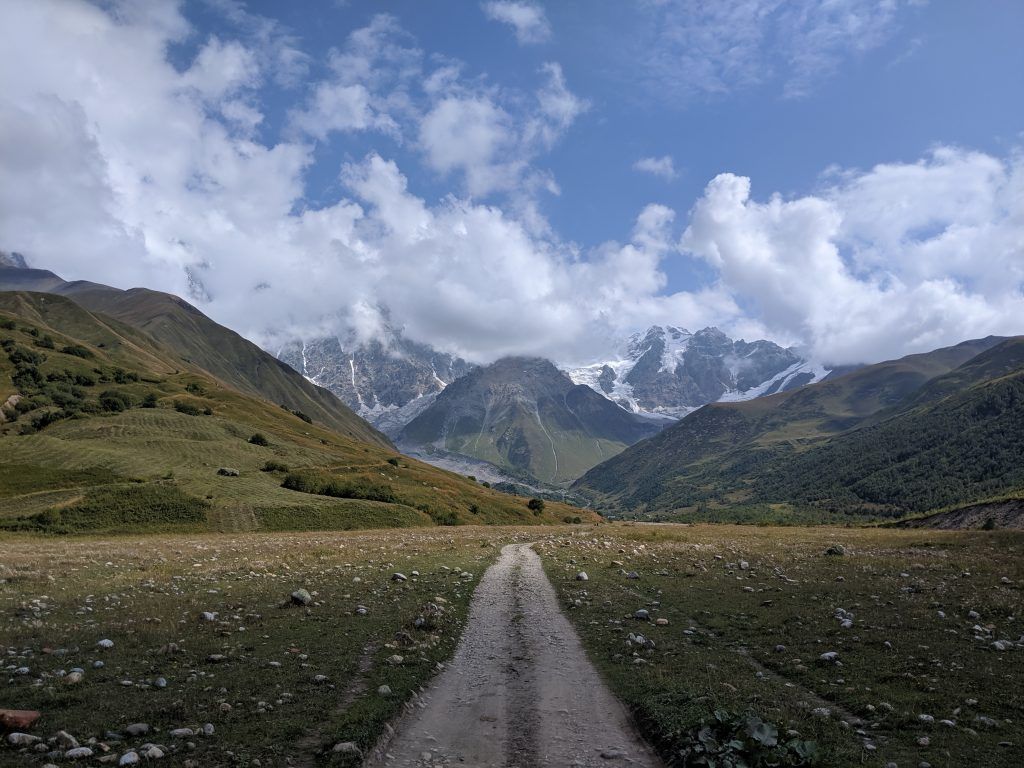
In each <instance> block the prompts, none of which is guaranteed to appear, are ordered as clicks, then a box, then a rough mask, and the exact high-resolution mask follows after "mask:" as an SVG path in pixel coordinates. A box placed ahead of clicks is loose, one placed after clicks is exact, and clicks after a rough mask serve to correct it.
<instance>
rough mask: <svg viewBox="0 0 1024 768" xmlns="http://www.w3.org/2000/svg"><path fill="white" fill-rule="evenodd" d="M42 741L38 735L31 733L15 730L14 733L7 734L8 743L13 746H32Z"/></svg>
mask: <svg viewBox="0 0 1024 768" xmlns="http://www.w3.org/2000/svg"><path fill="white" fill-rule="evenodd" d="M39 741H40V738H39V737H38V736H33V735H32V734H31V733H21V732H19V731H15V732H14V733H8V734H7V743H8V744H10V745H11V746H12V747H31V746H32V745H33V744H36V743H38V742H39Z"/></svg>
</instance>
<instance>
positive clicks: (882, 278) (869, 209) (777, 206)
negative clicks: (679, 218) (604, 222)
mask: <svg viewBox="0 0 1024 768" xmlns="http://www.w3.org/2000/svg"><path fill="white" fill-rule="evenodd" d="M837 176H838V178H837V179H836V180H835V181H834V183H833V184H832V185H831V186H829V187H827V188H825V189H824V190H823V191H822V192H821V194H819V195H813V196H807V197H802V198H797V199H793V200H784V199H783V198H782V197H780V196H778V195H775V196H773V197H771V198H769V199H768V200H767V201H765V202H757V201H756V200H754V199H752V197H751V183H750V179H747V178H744V177H739V176H734V175H732V174H722V175H720V176H717V177H716V178H715V179H713V180H712V181H711V183H709V184H708V186H707V188H706V189H705V192H704V195H703V196H702V197H701V199H700V200H699V201H698V202H697V204H696V205H695V206H694V208H693V211H692V214H691V219H690V223H689V226H688V227H687V229H686V231H685V232H684V234H683V237H682V239H681V247H682V249H683V250H684V251H686V252H688V253H691V254H694V255H696V256H698V257H700V258H702V259H704V260H705V261H706V262H707V263H708V264H710V265H711V266H712V267H713V268H714V269H715V270H716V271H717V272H718V274H719V275H720V279H721V281H722V283H723V284H724V285H725V286H727V287H728V288H729V290H730V291H731V292H732V293H733V294H734V295H735V296H737V297H738V298H740V299H742V300H744V301H745V302H747V303H750V304H752V305H753V306H754V307H755V308H756V315H757V316H758V317H759V318H760V319H761V321H762V322H763V323H764V324H765V326H766V327H767V328H769V329H771V331H772V332H773V333H775V334H778V335H781V336H788V337H790V338H795V339H799V340H801V341H802V342H803V343H805V344H806V345H807V346H808V347H809V348H810V349H811V350H812V352H813V354H815V355H816V356H817V357H818V358H819V359H824V360H827V361H830V362H836V363H850V362H862V361H865V360H877V359H880V358H882V357H897V356H901V355H904V354H907V353H910V352H917V351H922V350H926V349H932V348H935V347H938V346H942V345H945V344H954V343H957V342H959V341H962V340H964V339H966V338H972V337H976V336H984V335H987V334H990V333H998V334H1008V335H1012V334H1016V333H1021V332H1022V330H1024V328H1022V327H1021V321H1020V318H1021V316H1022V312H1024V207H1022V206H1021V201H1022V200H1024V162H1022V157H1021V155H1020V154H1019V153H1014V154H1012V155H1011V156H1010V157H1009V158H1008V159H1006V160H1000V159H998V158H995V157H992V156H989V155H985V154H982V153H978V152H969V151H965V150H961V149H956V148H951V147H943V148H939V149H936V150H935V151H933V152H932V153H931V154H930V155H929V156H928V157H926V158H924V159H922V160H921V161H919V162H916V163H901V164H887V165H879V166H876V167H875V168H872V169H871V170H869V171H867V172H856V171H850V172H846V173H839V174H837Z"/></svg>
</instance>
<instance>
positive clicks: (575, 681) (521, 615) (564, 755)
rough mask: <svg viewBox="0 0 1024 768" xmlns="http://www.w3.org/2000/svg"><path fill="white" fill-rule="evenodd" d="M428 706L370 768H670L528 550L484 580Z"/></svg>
mask: <svg viewBox="0 0 1024 768" xmlns="http://www.w3.org/2000/svg"><path fill="white" fill-rule="evenodd" d="M419 704H420V706H419V707H417V708H416V709H414V710H413V711H412V712H410V713H409V714H408V715H406V717H405V718H404V719H403V720H402V722H401V723H400V724H399V726H398V732H397V735H396V736H395V738H394V739H393V740H392V741H391V743H390V744H388V745H387V747H386V754H384V755H383V756H381V755H378V756H376V759H371V761H370V765H373V766H389V767H391V768H404V767H405V766H448V765H466V766H475V767H477V768H490V767H493V768H535V766H550V767H551V768H555V767H556V766H557V767H558V768H565V767H566V766H609V767H612V766H621V765H631V766H645V767H649V768H660V766H661V765H662V763H661V761H660V760H658V758H657V757H656V756H655V755H654V753H653V752H652V751H651V750H650V748H649V747H647V746H646V745H645V744H644V743H643V742H642V741H641V739H640V738H639V737H638V736H637V735H636V733H635V732H634V731H633V728H632V726H631V724H630V722H629V718H628V716H627V713H626V711H625V709H624V707H623V706H622V705H621V704H620V703H619V702H618V701H617V700H616V699H615V698H614V697H613V696H612V694H611V693H610V692H609V691H608V689H607V688H606V687H605V685H604V683H603V682H602V681H601V679H600V677H599V676H598V674H597V671H596V670H595V669H594V667H593V666H592V665H591V664H590V662H589V661H588V660H587V658H586V656H585V655H584V652H583V648H582V646H581V645H580V641H579V638H578V637H577V636H576V633H575V631H574V630H573V628H572V626H571V625H570V624H569V621H568V619H566V618H565V616H563V615H562V612H561V610H560V609H559V607H558V601H557V599H556V597H555V591H554V589H553V588H552V586H551V584H550V582H548V580H547V577H546V576H545V575H544V571H543V570H542V569H541V564H540V558H539V557H538V556H537V554H536V553H535V552H534V551H533V550H532V549H530V546H529V545H527V544H510V545H508V546H507V547H505V548H504V549H502V551H501V557H500V559H499V560H498V561H497V562H496V563H495V564H494V565H493V566H491V568H490V569H488V571H487V573H486V574H485V575H484V577H483V579H481V581H480V584H479V586H478V587H477V590H476V593H475V594H474V596H473V602H472V604H471V605H470V614H469V624H468V626H467V628H466V631H465V633H464V635H463V637H462V641H461V642H460V644H459V648H458V650H457V651H456V652H455V658H454V659H453V660H452V662H451V664H449V665H448V667H447V668H446V669H445V670H444V671H443V672H442V673H441V674H440V675H439V676H438V677H437V678H436V679H435V680H434V682H433V684H432V685H431V686H430V688H429V689H428V690H427V692H426V693H425V694H424V695H423V697H422V698H421V700H420V702H419Z"/></svg>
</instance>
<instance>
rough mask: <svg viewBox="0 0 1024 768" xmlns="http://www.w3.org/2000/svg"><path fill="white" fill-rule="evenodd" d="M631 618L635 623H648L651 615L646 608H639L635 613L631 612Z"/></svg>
mask: <svg viewBox="0 0 1024 768" xmlns="http://www.w3.org/2000/svg"><path fill="white" fill-rule="evenodd" d="M633 618H634V619H636V620H637V621H650V618H651V614H650V611H648V610H647V609H646V608H641V609H639V610H637V611H633Z"/></svg>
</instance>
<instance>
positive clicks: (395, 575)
mask: <svg viewBox="0 0 1024 768" xmlns="http://www.w3.org/2000/svg"><path fill="white" fill-rule="evenodd" d="M391 580H392V581H408V580H409V577H408V576H406V575H405V574H404V573H393V574H391Z"/></svg>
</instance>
